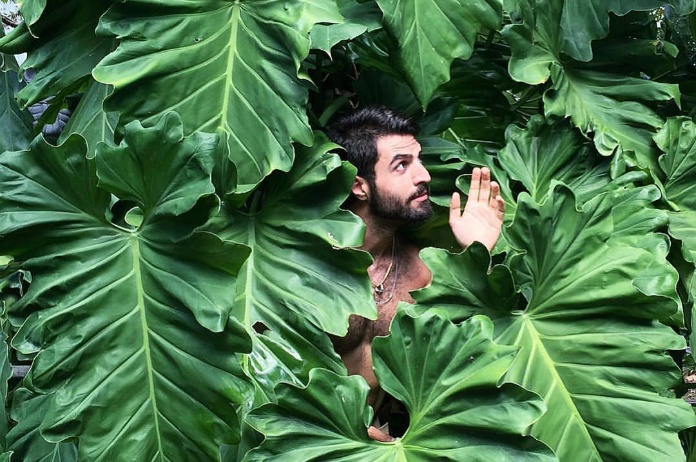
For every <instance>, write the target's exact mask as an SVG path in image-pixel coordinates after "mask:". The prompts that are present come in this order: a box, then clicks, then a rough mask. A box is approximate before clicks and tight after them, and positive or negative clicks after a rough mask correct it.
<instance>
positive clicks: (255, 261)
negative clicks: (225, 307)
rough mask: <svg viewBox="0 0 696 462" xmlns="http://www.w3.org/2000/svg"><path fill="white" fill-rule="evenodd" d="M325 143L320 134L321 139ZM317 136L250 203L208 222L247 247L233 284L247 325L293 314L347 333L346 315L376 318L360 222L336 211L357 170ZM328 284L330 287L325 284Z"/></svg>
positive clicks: (237, 311)
mask: <svg viewBox="0 0 696 462" xmlns="http://www.w3.org/2000/svg"><path fill="white" fill-rule="evenodd" d="M324 140H325V139H324ZM332 148H335V145H334V144H332V143H328V142H326V141H322V140H321V138H319V137H318V142H317V144H316V145H315V146H314V147H311V148H303V149H301V150H299V151H298V154H297V160H296V162H295V165H294V166H293V169H292V170H291V171H290V172H289V173H282V172H276V173H274V174H272V175H271V176H269V177H268V178H267V179H266V180H265V181H264V182H263V183H262V184H261V185H260V187H259V188H258V189H257V190H256V191H254V193H253V194H252V196H251V197H250V199H249V200H248V203H249V204H248V206H247V207H245V208H242V209H235V208H231V207H225V208H224V209H223V213H222V215H221V216H220V217H218V219H217V220H216V223H215V225H214V227H213V229H214V230H215V231H214V232H215V233H216V234H218V235H219V236H221V237H222V238H223V239H226V240H230V241H234V242H239V243H243V244H245V245H247V246H248V247H249V248H250V249H251V256H250V257H249V259H248V260H247V261H246V263H245V265H244V268H243V269H242V271H241V273H240V277H239V280H238V282H237V299H236V301H235V308H234V315H235V316H236V317H237V318H238V319H240V320H244V322H245V323H246V325H248V326H253V325H254V324H255V323H257V322H260V323H262V324H264V325H267V327H269V328H272V327H271V326H270V325H269V323H275V322H276V321H279V319H276V318H281V319H282V318H284V317H286V316H287V315H289V314H290V313H296V314H298V315H299V319H304V320H306V321H308V322H310V323H312V324H314V325H315V326H317V327H319V328H321V329H322V330H324V331H327V332H330V333H332V334H336V335H345V333H346V329H347V322H348V316H349V315H350V314H351V313H355V314H358V315H361V316H365V317H369V318H373V319H374V318H375V317H376V310H375V306H374V301H373V299H372V294H371V289H370V282H369V278H368V277H367V267H368V266H369V265H370V262H371V259H370V256H369V254H367V253H365V252H362V251H358V250H353V249H346V247H358V246H360V245H361V244H362V239H363V232H364V231H363V226H364V225H363V223H362V221H361V220H360V219H359V218H358V217H356V216H355V215H353V214H352V213H350V212H347V211H343V210H339V206H340V205H341V204H342V203H343V201H344V200H345V199H346V198H347V197H348V193H349V191H350V186H351V184H352V183H353V180H354V178H355V168H354V167H352V166H350V165H348V164H347V163H342V162H341V160H340V159H339V158H338V156H337V155H335V154H330V153H328V152H327V151H328V150H329V149H332ZM328 288H330V290H329V289H328Z"/></svg>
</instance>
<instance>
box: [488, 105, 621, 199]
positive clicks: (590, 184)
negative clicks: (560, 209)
mask: <svg viewBox="0 0 696 462" xmlns="http://www.w3.org/2000/svg"><path fill="white" fill-rule="evenodd" d="M569 128H570V127H569V126H568V124H567V122H565V121H559V122H557V123H555V124H552V125H551V124H547V123H546V122H545V121H544V119H543V118H542V117H540V116H535V117H533V118H532V119H531V120H530V122H529V124H528V126H527V128H524V129H522V128H519V127H517V126H514V125H510V126H509V127H508V129H507V130H506V133H505V138H506V139H507V145H506V146H505V148H504V149H502V150H500V152H499V154H498V159H499V160H500V164H501V166H502V167H503V168H504V169H505V171H506V172H508V173H509V174H510V177H511V178H513V179H515V180H518V181H519V182H520V183H522V185H523V186H524V188H525V189H526V190H527V192H528V193H529V195H530V196H531V197H532V199H534V201H535V202H537V203H542V202H544V201H545V200H546V198H547V197H548V194H549V192H550V186H551V183H552V181H554V180H555V181H561V182H563V183H565V184H567V185H569V186H570V187H571V189H573V191H575V192H577V191H582V192H583V196H584V197H585V198H590V197H594V196H595V194H596V193H597V192H599V191H601V189H602V188H603V187H604V186H606V184H607V183H608V181H609V175H608V165H607V163H604V165H602V164H599V165H596V164H597V162H596V161H595V160H594V156H592V154H594V153H593V152H592V151H590V150H588V149H587V146H584V140H583V139H582V138H581V137H580V136H579V133H577V132H576V131H574V130H572V129H569Z"/></svg>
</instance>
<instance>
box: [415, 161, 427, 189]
mask: <svg viewBox="0 0 696 462" xmlns="http://www.w3.org/2000/svg"><path fill="white" fill-rule="evenodd" d="M421 183H430V173H428V169H427V168H425V165H423V164H422V163H420V162H416V166H415V169H414V171H413V184H421Z"/></svg>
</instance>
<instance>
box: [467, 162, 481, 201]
mask: <svg viewBox="0 0 696 462" xmlns="http://www.w3.org/2000/svg"><path fill="white" fill-rule="evenodd" d="M480 187H481V169H480V168H478V167H476V168H475V169H474V171H473V172H471V185H469V200H470V201H474V202H476V201H477V200H478V197H479V188H480Z"/></svg>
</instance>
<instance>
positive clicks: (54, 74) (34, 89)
mask: <svg viewBox="0 0 696 462" xmlns="http://www.w3.org/2000/svg"><path fill="white" fill-rule="evenodd" d="M30 3H32V2H30ZM33 3H36V2H33ZM44 3H46V1H45V0H44ZM109 3H110V1H105V2H103V1H95V2H82V1H80V0H69V1H57V0H52V1H50V2H48V4H46V11H45V12H44V13H45V14H44V15H43V16H41V19H39V20H38V22H35V23H32V22H31V21H29V20H26V22H24V23H22V24H21V25H20V26H19V27H17V28H16V29H14V30H13V31H11V32H10V33H9V34H8V35H7V36H6V37H5V38H4V39H2V40H0V49H2V50H3V51H5V52H7V53H15V54H17V53H25V52H28V53H27V59H26V61H24V63H22V69H25V70H26V69H34V70H36V77H35V78H34V79H33V80H32V81H31V83H30V84H29V85H27V86H26V87H25V88H24V89H23V90H22V91H21V92H20V93H19V95H18V100H19V103H20V105H21V106H22V107H26V106H29V105H31V104H34V103H36V102H37V101H39V100H41V99H44V98H49V97H52V96H55V95H56V94H58V93H59V92H61V91H62V90H64V89H66V88H69V87H71V86H72V85H73V84H74V83H75V82H77V81H79V80H80V79H82V78H83V77H85V76H87V75H89V74H90V73H91V72H92V69H93V68H94V66H96V65H97V63H98V62H99V61H100V60H101V59H102V58H103V57H104V56H106V55H107V54H108V53H109V52H110V51H111V49H112V48H113V44H114V42H113V40H111V39H109V38H104V37H97V36H96V35H95V28H96V27H97V22H98V20H99V17H100V16H101V15H102V14H103V13H104V11H105V10H106V9H107V7H108V5H109ZM29 28H31V30H30V29H29Z"/></svg>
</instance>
